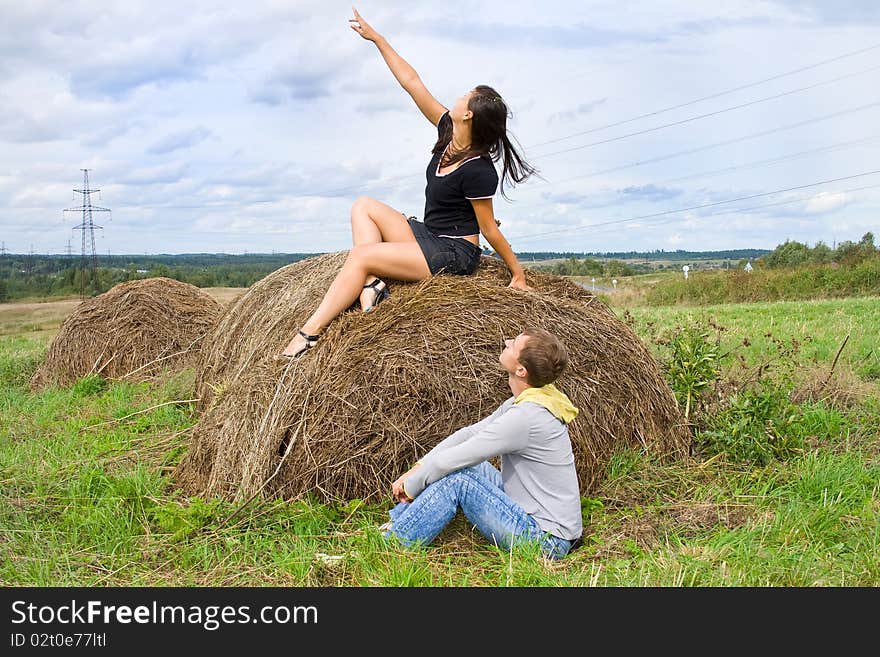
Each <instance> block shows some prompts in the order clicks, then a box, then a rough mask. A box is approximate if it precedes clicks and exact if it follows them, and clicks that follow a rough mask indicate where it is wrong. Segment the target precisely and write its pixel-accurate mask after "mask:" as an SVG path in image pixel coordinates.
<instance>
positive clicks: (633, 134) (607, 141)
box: [531, 66, 880, 159]
mask: <svg viewBox="0 0 880 657" xmlns="http://www.w3.org/2000/svg"><path fill="white" fill-rule="evenodd" d="M877 69H880V66H873V67H871V68H869V69H865V70H864V71H859V72H858V73H850V74H848V75H842V76H840V77H837V78H834V79H832V80H825V81H823V82H817V83H815V84H811V85H809V86H806V87H801V88H799V89H792V90H790V91H784V92H782V93H779V94H775V95H773V96H767V97H766V98H758V99H757V100H752V101H749V102H747V103H742V104H740V105H734V106H732V107H725V108H723V109H720V110H715V111H714V112H707V113H705V114H700V115H699V116H691V117H689V118H686V119H681V120H680V121H673V122H672V123H664V124H663V125H658V126H654V127H652V128H645V129H644V130H637V131H636V132H629V133H627V134H624V135H618V136H616V137H609V138H608V139H602V140H600V141H594V142H592V143H589V144H583V145H581V146H576V147H574V148H571V149H568V150H562V151H554V152H553V153H545V154H544V155H541V156H535V158H533V159H537V158H538V157H549V156H550V155H558V154H559V153H568V152H569V150H578V149H581V148H591V147H593V146H600V145H602V144H610V143H611V142H615V141H620V140H621V139H628V138H629V137H636V136H638V135H644V134H647V133H649V132H656V131H657V130H663V129H664V128H671V127H674V126H677V125H683V124H685V123H690V122H691V121H698V120H699V119H705V118H707V117H710V116H717V115H719V114H724V113H725V112H732V111H733V110H738V109H742V108H743V107H751V106H752V105H757V104H759V103H766V102H767V101H768V100H777V99H779V98H783V97H785V96H790V95H792V94H796V93H800V92H801V91H808V90H810V89H815V88H816V87H821V86H823V85H826V84H831V83H834V82H840V81H841V80H846V79H848V78H852V77H855V76H857V75H864V74H865V73H870V72H871V71H876V70H877ZM582 134H583V133H577V134H575V135H569V136H568V137H560V138H559V139H555V140H554V142H556V141H564V140H566V139H572V138H574V137H579V136H581V135H582ZM545 143H550V142H545ZM531 148H534V147H531Z"/></svg>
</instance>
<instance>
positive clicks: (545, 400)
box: [513, 383, 578, 424]
mask: <svg viewBox="0 0 880 657" xmlns="http://www.w3.org/2000/svg"><path fill="white" fill-rule="evenodd" d="M524 401H529V402H532V403H535V404H540V405H541V406H543V407H544V408H546V409H547V410H548V411H550V412H551V413H553V415H555V416H556V417H557V418H559V419H560V420H562V421H563V422H565V423H566V424H568V423H569V422H571V421H572V420H573V419H575V418H576V417H577V414H578V409H577V407H576V406H575V405H574V404H572V403H571V400H570V399H569V398H568V397H566V396H565V393H564V392H562V391H561V390H559V389H558V388H557V387H556V386H554V385H553V384H552V383H548V384H547V385H545V386H541V387H540V388H526V389H525V390H523V391H522V392H521V393H519V396H517V398H516V401H514V402H513V403H514V404H519V403H520V402H524Z"/></svg>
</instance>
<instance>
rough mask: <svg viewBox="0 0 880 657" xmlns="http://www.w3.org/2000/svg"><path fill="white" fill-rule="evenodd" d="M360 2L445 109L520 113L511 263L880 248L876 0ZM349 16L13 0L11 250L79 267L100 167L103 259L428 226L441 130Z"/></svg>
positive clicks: (2, 99)
mask: <svg viewBox="0 0 880 657" xmlns="http://www.w3.org/2000/svg"><path fill="white" fill-rule="evenodd" d="M357 7H358V11H360V13H361V14H362V15H363V16H364V18H365V19H366V20H368V21H370V22H371V23H372V24H373V26H374V27H375V28H376V29H377V30H379V32H380V33H382V34H384V35H385V37H386V38H387V39H388V41H389V42H390V43H391V45H392V46H393V47H394V48H395V49H396V50H397V51H398V52H399V53H400V54H401V55H402V56H403V57H404V58H405V59H407V60H408V61H409V62H410V63H411V64H412V65H413V66H414V67H415V68H416V70H417V71H418V72H419V74H420V75H421V77H422V80H423V81H424V82H425V84H426V86H427V87H428V89H429V90H431V92H432V93H433V94H434V96H435V97H436V98H437V99H438V100H440V102H441V103H443V104H445V105H447V106H450V105H451V104H452V103H453V102H454V100H455V99H456V98H457V97H458V96H459V95H461V94H462V93H464V92H466V91H467V90H468V89H470V88H472V87H473V86H475V85H477V84H490V85H492V86H493V87H495V88H496V89H497V90H498V91H499V92H500V93H501V94H502V96H504V98H505V99H506V100H507V102H508V104H509V105H510V107H511V110H512V112H513V116H512V118H511V119H510V121H509V123H508V127H509V129H510V130H511V132H512V133H513V134H514V136H515V137H516V138H517V140H518V142H519V143H520V144H521V145H522V147H523V151H524V154H525V155H526V157H527V159H529V161H530V162H531V163H532V164H534V165H535V166H537V167H538V168H539V169H540V171H541V175H542V179H537V178H534V179H532V180H530V181H528V182H526V183H524V184H522V185H520V186H518V187H516V188H514V189H513V190H511V191H510V192H509V193H508V196H509V197H510V198H511V201H506V200H504V199H503V198H502V197H501V196H500V194H499V195H497V196H496V198H495V212H496V216H497V217H498V218H500V219H501V221H502V225H501V228H502V231H503V232H504V233H505V235H506V236H507V238H508V239H509V240H510V242H511V244H512V245H513V247H514V249H515V250H517V251H539V250H556V251H588V252H589V251H621V250H651V249H667V250H671V249H688V250H718V249H730V248H772V247H773V246H775V245H776V244H778V243H780V242H783V241H785V240H786V239H793V240H799V241H803V242H807V243H809V244H814V243H816V242H818V241H820V240H821V241H824V242H826V243H828V244H832V243H834V242H839V241H842V240H847V239H850V240H858V239H859V238H860V237H861V236H862V235H863V234H864V233H865V232H867V231H873V232H875V233H877V232H880V173H870V172H873V171H878V170H880V120H878V119H880V91H878V90H880V5H878V3H876V2H875V1H873V0H849V1H846V2H844V1H840V0H827V1H820V0H812V1H811V0H799V1H794V0H791V1H782V0H780V1H770V0H762V1H757V0H755V1H752V0H741V1H731V2H723V3H705V2H698V1H696V0H690V1H684V0H650V1H648V0H645V1H641V0H640V1H634V2H620V1H619V0H617V1H613V2H605V1H601V2H600V1H595V0H586V1H585V0H580V1H578V2H552V1H549V2H542V3H536V2H516V1H513V2H512V1H510V0H480V1H479V2H454V1H453V2H444V3H436V2H430V3H428V2H424V3H423V2H402V1H400V2H398V1H392V2H376V1H373V2H362V3H360V4H358V5H357ZM350 17H351V3H348V2H346V3H341V2H333V1H330V2H327V1H321V2H298V1H288V2H278V1H269V0H251V1H250V2H247V3H242V2H225V1H216V2H198V1H196V2H185V3H182V2H167V1H166V0H151V1H150V2H140V1H131V0H126V1H124V2H107V1H104V2H95V1H80V2H77V1H70V2H63V3H62V2H58V1H56V2H40V1H38V0H37V1H33V0H31V1H29V2H27V3H21V2H13V1H12V0H0V21H2V24H3V25H4V29H3V30H2V32H0V163H2V166H0V227H2V230H0V241H2V242H3V243H4V244H5V247H6V249H7V250H8V251H11V252H16V253H25V252H28V251H29V250H30V249H31V248H33V250H34V251H35V252H37V253H62V252H64V251H65V250H66V248H67V243H68V240H70V241H71V244H72V248H73V251H74V253H78V252H79V249H80V235H79V233H78V232H77V231H74V230H73V226H75V225H76V224H77V223H79V221H80V220H81V218H82V217H81V214H80V213H76V212H74V213H63V212H62V210H63V209H65V208H71V207H79V206H80V205H81V196H80V195H78V194H74V192H73V191H72V190H74V189H81V186H82V173H81V171H80V169H82V168H88V169H90V173H89V175H90V183H91V187H92V188H95V189H97V188H99V189H100V190H101V192H100V195H98V194H93V195H92V202H93V203H94V204H96V205H98V206H102V207H107V208H110V209H111V210H112V213H111V215H110V216H108V215H107V214H106V213H99V214H97V215H95V221H96V223H97V224H99V225H102V226H104V231H103V234H101V233H99V234H98V237H97V242H96V246H97V249H98V252H99V253H107V252H111V253H191V252H225V253H242V252H245V251H247V252H271V251H280V252H323V251H335V250H340V249H346V248H348V247H349V246H350V231H349V223H348V222H349V219H348V217H349V209H350V207H351V204H352V202H353V201H354V200H355V199H356V198H357V197H358V196H361V195H367V196H372V197H374V198H378V199H379V200H382V201H384V202H386V203H388V204H389V205H392V206H393V207H395V208H398V209H400V210H401V211H403V212H406V213H407V214H408V215H416V216H419V217H421V214H422V210H423V206H424V170H425V165H426V163H427V160H428V159H429V157H430V154H429V151H430V148H431V146H432V145H433V142H434V138H435V134H436V133H435V129H434V128H433V127H432V126H431V125H430V124H429V123H428V122H427V121H425V119H424V118H423V117H422V115H421V114H420V113H419V111H418V110H417V109H416V107H415V105H413V104H412V101H411V100H410V98H409V96H408V95H407V94H406V93H405V92H404V91H403V90H402V89H401V88H400V87H399V85H398V84H397V82H396V81H395V80H394V78H393V76H392V75H391V73H390V72H389V70H388V69H387V67H386V66H385V64H384V62H383V60H382V58H381V56H380V55H379V53H378V51H377V50H376V48H375V46H373V45H372V44H371V43H368V42H366V41H364V40H363V39H361V38H360V37H359V36H358V35H357V34H355V33H354V32H353V31H352V30H350V29H349V24H348V19H349V18H350ZM823 181H835V182H823ZM816 183H822V184H816ZM783 190H789V191H783ZM732 199H742V200H740V201H733V202H729V201H731V200H732Z"/></svg>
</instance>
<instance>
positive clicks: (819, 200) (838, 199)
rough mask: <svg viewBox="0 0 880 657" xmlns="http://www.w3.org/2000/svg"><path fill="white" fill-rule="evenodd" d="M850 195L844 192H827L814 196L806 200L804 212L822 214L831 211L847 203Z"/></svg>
mask: <svg viewBox="0 0 880 657" xmlns="http://www.w3.org/2000/svg"><path fill="white" fill-rule="evenodd" d="M852 198H853V197H852V196H851V195H850V194H847V193H846V192H836V193H835V192H828V193H825V194H821V195H819V196H815V197H814V198H812V199H810V200H809V201H808V202H807V205H806V207H805V208H804V212H806V213H807V214H823V213H825V212H833V211H834V210H839V209H840V208H842V207H844V206H846V205H848V204H849V203H850V202H851V201H852Z"/></svg>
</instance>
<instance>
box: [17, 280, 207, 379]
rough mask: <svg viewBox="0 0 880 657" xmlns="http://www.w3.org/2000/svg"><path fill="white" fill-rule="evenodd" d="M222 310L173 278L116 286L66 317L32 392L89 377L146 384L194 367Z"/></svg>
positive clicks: (204, 294)
mask: <svg viewBox="0 0 880 657" xmlns="http://www.w3.org/2000/svg"><path fill="white" fill-rule="evenodd" d="M222 309H223V307H222V306H221V305H220V304H219V303H218V302H217V301H216V300H215V299H214V298H213V297H212V296H211V295H209V294H208V293H207V292H204V291H202V290H200V289H199V288H197V287H196V286H194V285H190V284H189V283H181V282H180V281H176V280H173V279H171V278H164V277H157V278H144V279H139V280H136V281H128V282H127V283H120V284H119V285H115V286H114V287H112V288H111V289H109V290H108V291H107V292H105V293H104V294H100V295H98V296H96V297H93V298H91V299H87V300H85V301H83V302H82V303H81V304H80V305H79V306H77V307H76V309H75V310H74V311H73V312H72V313H71V314H70V315H68V316H67V317H66V318H65V320H64V322H62V324H61V328H60V329H59V331H58V334H57V335H56V336H55V339H54V340H52V344H51V345H50V346H49V351H48V353H47V354H46V357H45V359H44V360H43V363H42V364H41V365H40V367H39V368H38V369H37V371H36V372H35V373H34V375H33V377H32V378H31V381H30V385H31V388H32V389H38V388H42V387H45V386H48V385H69V384H70V383H73V382H74V381H76V380H77V379H79V378H81V377H83V376H86V375H88V374H100V375H101V376H103V377H105V378H108V379H127V380H130V381H141V380H145V379H148V378H150V377H153V376H155V375H156V374H158V373H159V372H161V371H163V370H166V369H167V370H176V369H180V368H183V367H186V366H190V365H193V364H194V361H195V359H196V356H197V354H198V353H199V350H200V346H201V345H200V344H199V342H200V340H201V339H202V338H203V337H204V336H205V334H206V333H207V332H208V330H209V329H210V328H211V326H212V325H213V324H214V322H215V321H216V320H217V319H218V318H219V317H220V313H221V311H222Z"/></svg>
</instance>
